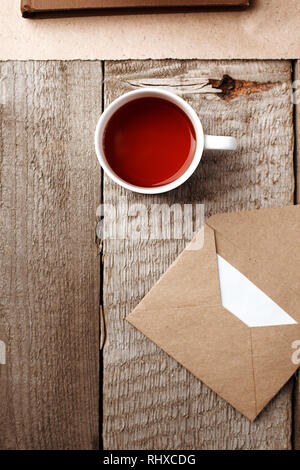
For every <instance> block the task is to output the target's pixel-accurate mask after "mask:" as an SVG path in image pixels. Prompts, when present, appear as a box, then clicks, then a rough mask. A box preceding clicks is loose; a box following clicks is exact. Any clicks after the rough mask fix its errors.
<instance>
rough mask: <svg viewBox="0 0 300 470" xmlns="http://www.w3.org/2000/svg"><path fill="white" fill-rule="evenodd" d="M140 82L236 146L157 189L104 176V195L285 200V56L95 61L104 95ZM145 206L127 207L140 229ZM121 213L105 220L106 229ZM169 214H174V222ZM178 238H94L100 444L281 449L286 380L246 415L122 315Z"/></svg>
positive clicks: (288, 108) (288, 154)
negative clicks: (100, 270) (102, 339)
mask: <svg viewBox="0 0 300 470" xmlns="http://www.w3.org/2000/svg"><path fill="white" fill-rule="evenodd" d="M226 74H227V75H229V76H230V77H232V78H233V79H234V80H233V81H231V84H230V83H229V85H230V86H228V80H229V79H228V78H227V80H224V81H221V80H222V77H223V76H224V75H226ZM236 80H239V82H237V81H236ZM148 84H150V85H154V86H162V87H167V88H171V89H173V90H174V91H176V92H178V93H181V94H182V95H183V97H184V98H185V99H187V101H188V102H189V103H191V104H192V105H193V106H194V108H195V109H196V110H197V112H198V113H199V115H200V117H201V118H202V119H203V123H204V129H205V131H206V132H208V133H211V134H214V133H216V134H217V133H220V134H228V135H235V136H237V137H238V140H239V150H238V152H234V153H230V152H229V153H219V154H216V153H206V154H205V155H204V157H203V160H202V162H201V164H200V166H199V168H198V169H197V171H196V172H195V174H194V175H193V177H192V178H191V179H190V181H189V182H188V183H186V184H185V185H184V186H183V187H181V188H179V189H178V190H175V191H173V192H171V193H168V194H164V195H162V196H156V197H144V196H141V195H136V194H133V193H130V192H126V191H125V190H122V189H120V188H119V187H117V186H116V185H115V184H113V183H111V182H110V181H109V180H108V179H107V178H105V181H104V202H105V203H107V204H108V203H110V204H115V205H117V204H118V203H119V202H120V199H121V198H123V200H124V201H125V202H127V203H128V204H130V205H131V204H134V203H142V204H145V205H146V207H147V208H148V210H150V209H151V207H150V205H151V204H152V203H154V202H156V203H166V204H169V205H170V204H173V203H178V202H179V203H181V204H183V203H191V202H193V203H194V204H196V203H203V204H205V215H206V216H209V215H211V214H213V213H215V212H224V211H237V210H241V209H251V208H260V207H272V206H280V205H288V204H292V203H293V190H294V188H293V176H294V175H293V119H292V117H293V110H292V101H291V91H292V86H291V64H290V63H289V62H287V61H278V62H276V61H271V62H258V61H257V62H256V61H249V62H241V61H232V62H220V61H209V62H207V61H130V62H107V63H106V64H105V91H104V94H105V105H107V104H108V103H109V102H111V101H112V100H113V99H114V98H116V97H117V96H119V95H121V94H122V93H124V92H126V91H129V90H133V89H136V88H138V87H141V86H147V85H148ZM216 87H219V88H218V89H217V90H216V89H213V88H216ZM147 215H148V214H147V213H146V212H144V213H142V211H140V213H139V221H140V226H141V228H142V230H144V229H146V228H147V226H148V220H147ZM128 220H130V218H129V219H126V217H125V218H123V220H120V217H119V219H118V217H117V218H115V219H114V220H111V221H109V220H107V221H106V228H107V231H109V229H111V228H112V227H113V226H115V224H116V223H120V224H121V225H122V224H123V225H124V224H125V225H126V223H128ZM179 224H181V220H175V222H174V226H175V228H176V227H177V225H178V226H179ZM184 245H185V240H176V239H171V240H159V241H155V240H152V241H151V240H144V241H139V240H134V239H130V237H129V238H128V239H127V240H110V239H107V240H105V242H104V285H103V289H104V294H103V295H104V310H105V315H106V319H107V343H106V346H105V349H104V446H105V448H106V449H165V450H166V449H289V448H290V446H291V428H292V413H291V402H292V400H291V392H292V386H291V383H289V384H288V385H287V386H285V387H284V389H283V390H282V391H281V392H280V393H279V395H278V396H277V397H276V398H275V399H274V400H273V401H272V403H271V404H270V405H269V406H268V407H267V408H266V410H265V411H264V412H263V413H262V414H261V416H260V417H259V418H258V419H257V421H256V422H255V423H253V424H251V423H250V422H249V421H248V420H247V419H246V418H244V417H242V416H241V415H240V414H239V413H238V412H236V411H235V410H234V409H233V408H231V407H230V406H229V405H227V404H226V403H225V402H224V401H223V400H222V399H221V398H219V397H217V395H216V394H215V393H213V392H212V391H211V390H209V389H208V388H207V387H206V386H205V385H204V384H202V383H201V382H200V381H198V380H197V379H196V378H195V377H193V376H192V375H191V374H189V373H188V372H187V371H186V370H185V369H183V368H182V367H181V366H179V365H178V364H177V363H176V362H175V361H174V360H173V359H171V358H169V357H168V356H167V355H166V354H165V353H163V352H162V351H161V350H160V349H159V348H158V347H156V346H155V345H154V344H152V343H151V342H150V341H149V340H148V339H147V338H145V337H144V336H143V335H142V334H140V333H139V332H138V331H136V330H135V329H134V328H133V327H131V326H130V325H128V324H126V322H125V321H124V317H125V315H126V314H127V313H129V312H130V311H131V310H132V308H133V307H134V306H135V305H136V304H137V303H138V302H139V300H140V299H141V298H142V297H143V296H144V294H146V293H147V292H148V291H149V289H150V288H151V286H152V285H153V284H154V282H155V281H156V280H157V279H158V278H159V277H160V275H161V274H162V273H163V272H164V271H165V270H166V268H167V267H168V266H169V265H170V263H171V262H172V261H173V260H174V259H175V257H176V256H177V255H178V253H179V252H180V251H181V250H182V248H183V246H184Z"/></svg>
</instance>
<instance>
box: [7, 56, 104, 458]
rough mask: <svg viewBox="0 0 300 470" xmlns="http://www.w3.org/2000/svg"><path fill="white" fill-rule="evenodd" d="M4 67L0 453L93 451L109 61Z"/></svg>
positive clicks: (95, 416) (97, 417) (97, 436)
mask: <svg viewBox="0 0 300 470" xmlns="http://www.w3.org/2000/svg"><path fill="white" fill-rule="evenodd" d="M0 70H1V72H0V77H1V82H0V87H1V94H0V97H1V108H0V111H1V115H0V118H1V166H0V171H1V173H0V175H1V203H0V211H1V221H2V224H1V237H0V240H1V242H0V244H1V248H0V249H1V279H0V283H1V304H0V309H1V310H0V339H2V338H1V333H3V335H5V336H6V337H5V338H4V339H5V341H7V364H6V365H0V374H1V376H0V378H1V387H0V390H1V398H2V399H1V413H0V418H1V423H0V448H2V449H8V448H11V449H91V448H97V447H98V445H99V444H98V442H99V441H98V439H99V429H98V425H99V423H98V420H99V410H98V408H99V406H98V404H99V370H98V368H99V308H98V305H99V286H100V281H99V273H100V269H99V265H100V263H99V256H98V248H97V246H96V244H95V232H94V230H95V228H94V226H93V223H92V221H93V220H94V221H96V208H97V205H98V204H99V202H100V169H99V165H98V163H97V161H96V158H95V155H94V148H93V129H94V125H95V123H96V121H97V118H98V116H99V114H100V112H101V63H100V62H85V63H84V62H59V61H56V62H31V61H29V62H2V63H1V64H0Z"/></svg>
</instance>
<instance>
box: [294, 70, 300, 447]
mask: <svg viewBox="0 0 300 470" xmlns="http://www.w3.org/2000/svg"><path fill="white" fill-rule="evenodd" d="M294 77H295V83H294V104H295V110H296V129H295V137H296V152H295V183H296V192H295V203H296V204H300V62H299V61H297V62H296V63H295V73H294ZM293 412H294V433H293V436H294V443H293V444H294V448H295V449H297V450H300V374H299V371H298V373H297V374H296V378H295V385H294V410H293Z"/></svg>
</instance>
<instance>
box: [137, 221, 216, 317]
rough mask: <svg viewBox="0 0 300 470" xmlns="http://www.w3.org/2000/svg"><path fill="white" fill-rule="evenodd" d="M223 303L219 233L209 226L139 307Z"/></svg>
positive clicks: (159, 307) (194, 240)
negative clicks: (219, 268) (218, 255)
mask: <svg viewBox="0 0 300 470" xmlns="http://www.w3.org/2000/svg"><path fill="white" fill-rule="evenodd" d="M220 303H221V300H220V289H219V277H218V265H217V258H216V244H215V235H214V230H213V229H211V228H210V227H207V226H205V227H203V228H202V230H201V231H200V232H199V233H198V234H197V236H196V237H195V238H194V239H193V240H192V242H191V243H190V244H189V245H188V246H187V248H186V249H185V250H184V251H183V252H182V253H181V254H180V255H179V256H178V258H177V259H176V260H175V262H174V263H173V264H172V265H171V266H170V267H169V269H168V270H167V271H166V273H165V274H164V275H163V276H162V277H161V278H160V280H159V281H158V282H157V283H156V284H155V285H154V287H153V288H152V289H151V290H150V291H149V293H148V294H147V295H146V296H145V297H144V299H143V300H142V301H141V303H140V304H139V306H141V307H142V308H147V307H148V306H149V307H150V308H151V309H153V308H158V309H164V308H169V307H174V308H176V307H192V306H196V305H200V304H201V305H220Z"/></svg>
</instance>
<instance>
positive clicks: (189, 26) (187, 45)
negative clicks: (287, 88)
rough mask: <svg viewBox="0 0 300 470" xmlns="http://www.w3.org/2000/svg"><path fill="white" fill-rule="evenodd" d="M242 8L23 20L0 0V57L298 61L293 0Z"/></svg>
mask: <svg viewBox="0 0 300 470" xmlns="http://www.w3.org/2000/svg"><path fill="white" fill-rule="evenodd" d="M251 3H252V6H250V8H248V9H246V10H244V11H223V12H190V13H173V14H172V13H170V14H169V13H168V14H153V13H151V14H138V15H132V14H130V15H124V14H123V15H110V16H107V15H99V16H91V17H78V18H77V17H76V18H55V19H54V18H51V19H34V20H33V19H25V18H22V15H21V11H20V1H19V0H1V2H0V34H1V41H0V59H2V60H5V59H20V60H26V59H128V58H131V59H134V58H137V59H147V58H153V59H163V58H178V59H181V58H183V59H191V58H197V59H281V58H284V59H290V58H294V59H296V58H300V27H299V26H300V2H299V0H286V1H284V2H283V1H282V0H272V1H270V0H252V2H251Z"/></svg>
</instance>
